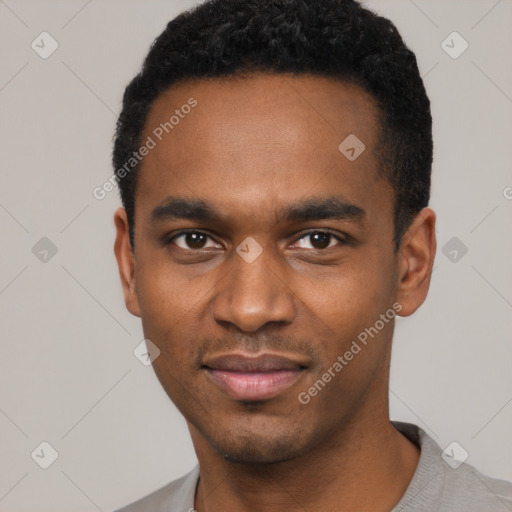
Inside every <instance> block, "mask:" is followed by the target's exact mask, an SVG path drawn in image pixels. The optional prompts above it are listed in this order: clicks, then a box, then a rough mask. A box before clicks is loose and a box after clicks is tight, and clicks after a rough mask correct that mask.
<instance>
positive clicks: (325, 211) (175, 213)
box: [151, 196, 366, 223]
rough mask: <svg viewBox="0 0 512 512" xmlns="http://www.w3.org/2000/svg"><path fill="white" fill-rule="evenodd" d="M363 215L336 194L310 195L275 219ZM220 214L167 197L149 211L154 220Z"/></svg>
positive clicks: (357, 217) (219, 217)
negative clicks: (324, 195) (322, 196)
mask: <svg viewBox="0 0 512 512" xmlns="http://www.w3.org/2000/svg"><path fill="white" fill-rule="evenodd" d="M365 217H366V212H365V210H364V209H363V208H361V207H359V206H356V205H354V204H350V203H348V202H347V201H346V200H345V199H343V198H342V197H339V196H330V197H325V198H309V199H306V200H304V201H297V202H295V203H292V204H289V205H286V206H284V207H281V208H279V209H278V211H277V212H276V221H277V222H307V221H316V220H328V219H334V220H349V221H356V222H359V223H361V222H362V221H363V220H364V218H365ZM222 218H223V215H222V214H221V213H220V212H219V211H218V210H217V209H215V207H213V206H212V205H210V204H208V203H207V202H205V201H203V200H201V199H186V198H179V197H172V196H171V197H168V198H166V199H165V200H164V201H163V202H162V203H161V204H160V205H159V206H157V207H156V208H155V209H154V210H153V211H152V212H151V219H152V220H153V221H161V220H176V219H187V220H193V221H200V222H208V221H210V222H214V221H215V222H221V221H222Z"/></svg>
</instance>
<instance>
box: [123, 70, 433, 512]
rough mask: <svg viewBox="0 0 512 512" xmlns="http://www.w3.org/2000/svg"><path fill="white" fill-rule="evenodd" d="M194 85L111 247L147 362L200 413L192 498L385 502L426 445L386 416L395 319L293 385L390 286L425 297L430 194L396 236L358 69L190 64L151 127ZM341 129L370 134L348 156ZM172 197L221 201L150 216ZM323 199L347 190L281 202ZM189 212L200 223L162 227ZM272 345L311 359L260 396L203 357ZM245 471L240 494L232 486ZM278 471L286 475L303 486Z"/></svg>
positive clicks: (203, 501) (207, 503) (407, 309)
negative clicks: (302, 71) (341, 363)
mask: <svg viewBox="0 0 512 512" xmlns="http://www.w3.org/2000/svg"><path fill="white" fill-rule="evenodd" d="M191 97H193V98H195V99H196V100H197V102H198V104H197V106H196V107H195V108H194V109H193V110H192V111H191V113H190V114H188V115H187V116H185V117H184V118H183V119H180V123H179V124H178V125H176V126H175V127H174V129H173V130H172V131H171V132H170V133H169V134H167V135H166V136H165V137H164V138H163V140H162V141H161V142H158V143H157V145H156V147H155V148H154V149H152V150H151V151H150V152H149V154H148V155H147V156H146V157H145V158H144V160H143V161H142V163H141V168H140V174H139V177H138V184H137V191H136V201H135V202H136V210H135V252H134V254H133V253H132V252H131V250H130V246H129V239H128V224H127V219H126V214H125V211H124V210H123V209H119V210H118V211H117V212H116V214H115V224H116V229H117V239H116V244H115V253H116V257H117V260H118V264H119V270H120V276H121V281H122V284H123V289H124V295H125V301H126V306H127V308H128V310H129V311H130V312H131V313H132V314H134V315H136V316H139V317H140V318H141V320H142V325H143V330H144V335H145V337H146V338H149V339H150V340H152V341H153V343H155V344H156V345H157V346H158V347H159V348H160V350H161V355H160V357H158V358H157V359H156V360H155V361H154V363H153V367H154V369H155V372H156V374H157V376H158V379H159V380H160V382H161V384H162V386H163V387H164V389H165V391H166V392H167V394H168V395H169V397H170V398H171V400H172V401H173V402H174V403H175V404H176V406H177V407H178V409H179V410H180V411H181V413H182V414H183V415H184V417H185V418H186V420H187V423H188V425H189V428H190V432H191V436H192V440H193V442H194V446H195V449H196V453H197V456H198V459H199V463H200V467H201V481H200V485H199V488H198V495H197V496H196V506H197V508H198V509H199V510H201V511H203V510H220V508H219V507H220V505H219V504H220V503H222V506H223V510H231V508H230V506H232V509H233V510H235V509H236V510H245V508H244V507H252V508H251V509H252V510H259V508H258V506H257V504H258V503H259V504H261V509H262V510H263V509H265V510H272V503H275V497H276V493H277V494H279V496H281V498H282V499H281V500H280V501H279V500H278V503H277V504H276V505H279V507H280V509H281V510H282V506H283V504H286V503H288V504H291V505H292V506H295V507H296V506H297V503H301V504H306V503H308V502H311V503H313V504H314V506H315V507H316V508H313V510H320V508H319V503H320V502H322V503H323V504H325V505H326V506H328V505H329V503H331V502H329V501H326V500H328V499H329V496H331V498H332V495H333V493H332V492H331V494H329V492H327V493H326V486H330V487H329V489H331V490H333V489H338V491H337V495H335V496H334V498H336V499H334V498H332V504H333V507H334V508H333V510H334V509H335V508H336V506H335V505H334V504H337V506H340V503H342V502H343V503H344V504H345V506H347V507H350V506H351V504H352V505H353V506H354V507H355V508H354V510H363V509H364V508H362V507H363V505H364V506H369V507H374V508H373V510H381V509H382V510H389V509H390V508H391V507H392V506H393V505H394V504H396V502H397V501H398V500H399V498H400V497H401V495H402V494H403V492H404V491H405V488H406V487H407V485H408V483H409V481H410V478H411V477H412V474H413V472H414V469H415V466H416V464H417V460H418V454H419V452H418V449H417V448H416V447H414V446H413V445H412V444H411V443H410V442H409V441H408V440H406V438H405V437H404V436H402V435H401V434H400V433H398V432H397V431H396V429H394V427H392V426H391V425H390V423H389V415H388V387H387V383H388V378H389V358H390V348H391V340H392V335H393V328H394V321H390V322H389V323H386V324H385V325H384V327H383V328H382V330H380V331H379V333H378V335H376V336H375V337H374V338H371V339H369V341H368V344H367V345H366V346H362V350H361V351H360V352H359V353H358V354H357V355H355V356H354V358H353V360H352V361H350V362H349V363H348V364H347V365H346V366H345V367H344V368H343V370H342V371H341V372H339V373H337V374H336V377H334V378H332V380H331V381H330V382H329V383H327V384H326V385H325V387H324V388H323V389H322V390H321V391H320V392H318V394H317V395H316V396H315V397H312V398H311V401H310V402H309V403H308V404H303V403H301V402H300V401H299V400H298V395H299V393H300V392H303V391H307V390H308V389H309V388H310V387H311V386H312V385H313V384H314V383H315V382H316V381H317V380H318V379H321V378H322V375H323V374H324V373H325V372H326V371H327V370H328V369H329V368H330V367H332V365H333V363H334V362H335V361H336V360H337V358H338V356H340V355H343V354H344V353H345V352H346V351H347V350H349V348H350V346H351V343H352V341H353V340H354V339H356V338H357V336H358V334H359V333H361V332H362V331H364V330H365V328H368V327H370V326H374V325H375V323H376V321H377V320H378V319H379V318H380V315H381V314H383V313H385V312H386V311H387V310H389V309H393V304H394V303H399V304H400V305H401V310H400V313H399V314H400V315H402V316H407V315H410V314H412V313H413V312H414V311H415V310H416V309H417V308H418V307H419V306H420V305H421V304H422V303H423V301H424V300H425V297H426V294H427V291H428V287H429V283H430V273H431V270H432V264H433V259H434V254H435V236H434V224H435V215H434V213H433V211H432V210H430V209H429V208H425V209H424V210H422V211H421V212H420V214H418V215H417V217H416V218H415V220H414V222H413V224H412V225H411V227H410V228H409V230H408V231H407V233H406V234H405V235H404V237H403V239H402V243H401V246H400V249H399V250H398V251H395V247H394V241H393V229H394V226H393V208H394V191H393V189H392V187H391V186H390V184H389V183H388V182H387V181H386V180H385V179H384V178H383V177H381V176H379V174H378V169H379V165H380V164H379V160H378V156H377V154H376V143H377V138H378V134H379V126H378V124H377V111H376V106H375V104H374V101H373V99H372V97H371V96H370V95H368V94H367V93H366V92H364V91H363V90H362V89H360V88H359V87H357V86H355V85H351V84H348V83H345V82H339V81H334V80H331V79H328V78H319V77H309V76H300V77H297V76H295V77H294V76H291V75H263V74H260V75H255V76H252V77H246V78H243V79H242V78H240V79H235V78H229V79H224V80H218V79H217V80H209V81H206V80H200V81H188V82H183V83H181V84H179V85H177V86H174V87H172V88H171V89H170V90H169V91H167V92H166V93H164V94H162V95H161V96H160V97H159V98H158V99H157V100H156V101H155V103H154V104H153V106H152V108H151V111H150V113H149V117H148V119H147V123H146V127H145V131H144V134H143V137H142V139H141V140H145V139H146V137H148V136H151V134H152V131H153V130H154V129H155V127H157V126H158V125H160V123H164V122H166V121H168V120H169V117H170V116H171V115H172V114H173V113H174V111H175V109H177V108H180V106H181V105H183V104H185V103H187V101H188V100H189V98H191ZM349 134H355V135H356V136H357V137H358V138H359V139H360V140H361V141H362V142H363V143H364V144H365V148H366V149H365V151H364V152H363V153H362V154H361V155H360V156H359V157H358V158H357V159H356V160H354V161H349V160H348V159H347V158H346V157H345V156H344V155H343V154H342V153H341V152H340V151H339V149H338V146H339V144H340V142H341V141H343V140H344V139H345V138H346V137H347V136H348V135H349ZM170 198H174V199H180V200H195V201H202V202H203V203H204V204H206V205H207V206H208V207H209V208H210V209H211V210H212V211H214V212H216V213H217V214H218V216H217V217H214V218H212V219H207V218H203V219H187V218H179V217H170V216H167V217H166V216H165V215H164V213H165V209H162V208H160V212H161V214H160V216H159V217H158V218H155V215H154V214H153V212H154V210H155V209H156V208H157V207H162V206H163V205H169V204H170ZM329 199H337V200H338V201H339V203H341V202H343V203H345V204H348V205H352V207H349V208H345V209H344V211H345V215H344V218H326V219H322V218H314V219H313V218H310V219H308V218H303V219H301V218H296V219H293V218H288V219H286V218H285V216H284V212H285V211H286V210H287V209H289V208H290V207H291V205H293V206H294V207H295V209H296V210H297V209H298V208H299V207H300V206H301V205H304V204H305V203H307V202H309V203H311V202H313V201H317V202H318V203H321V202H322V201H327V200H329ZM339 203H338V204H339ZM324 206H325V205H324ZM354 207H357V208H354ZM168 210H169V209H167V213H168ZM189 211H190V210H189ZM321 211H322V210H321ZM323 211H326V209H325V208H323ZM347 212H348V213H352V215H347V214H346V213H347ZM354 212H358V213H354ZM306 213H308V212H307V211H306ZM309 213H311V209H310V210H309ZM306 217H307V215H306ZM317 217H318V216H317ZM320 217H321V216H320ZM183 229H192V230H197V231H199V232H200V233H203V234H204V235H206V236H204V237H200V236H199V234H198V236H196V237H195V238H193V237H192V238H191V237H190V236H188V237H187V236H186V235H182V236H180V237H179V238H174V240H172V241H171V240H170V239H171V238H172V237H173V236H175V235H178V234H179V232H180V231H182V230H183ZM322 233H330V234H331V235H332V236H330V237H329V236H327V237H325V235H324V237H322V236H321V235H322ZM311 235H313V236H311ZM315 236H316V238H315ZM247 237H252V238H253V239H254V240H255V241H256V242H257V243H258V244H259V246H261V248H262V253H261V255H260V256H259V257H257V258H256V259H255V260H254V261H252V262H251V263H248V262H246V261H245V260H244V259H243V258H242V257H241V256H240V255H239V254H238V253H237V252H236V249H237V247H238V246H239V245H240V244H241V243H242V242H243V241H244V240H245V239H246V238H247ZM336 237H339V239H340V240H338V239H337V238H336ZM187 242H188V245H187ZM187 247H188V248H187ZM269 352H270V353H274V354H279V355H282V356H284V357H287V358H289V359H292V360H294V361H296V362H299V363H300V364H301V365H302V366H303V367H304V368H305V369H303V370H302V371H301V372H300V375H299V377H298V378H297V379H296V380H295V381H294V382H293V383H292V385H291V386H290V387H288V388H286V389H284V390H283V391H282V392H280V393H279V394H277V395H276V396H273V397H271V398H269V399H265V400H260V401H243V400H238V399H236V398H233V397H232V396H229V394H227V393H225V392H224V391H223V390H222V389H220V388H219V387H218V386H217V385H216V384H215V383H214V382H213V381H212V379H211V376H210V375H208V372H207V371H206V370H205V368H204V364H206V362H207V361H209V360H210V359H211V358H212V357H213V356H216V355H219V354H230V353H244V354H252V355H255V356H256V355H259V354H261V353H269ZM329 460H331V462H332V464H329V463H328V462H327V461H329ZM369 467H371V468H373V469H369ZM233 468H235V470H236V471H235V473H236V474H235V473H233V471H232V470H233ZM333 468H336V471H333ZM333 473H334V474H335V476H333ZM358 474H359V475H360V476H361V478H356V475H358ZM363 475H364V478H363ZM321 478H322V480H320V479H321ZM276 479H277V480H276ZM242 480H243V482H244V487H243V489H245V490H246V493H247V496H246V498H247V501H244V498H243V497H240V496H239V495H240V492H238V494H237V489H238V491H239V490H240V489H239V487H238V486H239V485H241V481H242ZM342 480H343V481H344V482H345V483H344V486H345V487H342V483H341V482H342ZM348 480H349V481H351V482H353V483H351V485H349V486H347V484H346V482H347V481H348ZM356 480H357V481H358V482H357V484H356V483H355V482H356ZM221 481H224V485H223V486H220V487H219V489H222V490H216V491H215V492H214V491H213V490H214V489H216V488H217V486H218V483H220V482H221ZM276 481H278V482H280V486H277V487H276V484H275V482H276ZM255 482H259V483H258V484H256V483H255ZM263 482H266V487H265V486H263ZM272 482H274V484H272ZM269 484H270V487H269ZM390 485H391V487H390ZM263 488H264V489H265V491H264V492H261V490H262V489H263ZM269 488H271V489H272V491H268V489H269ZM281 488H284V489H291V488H293V493H294V494H293V495H294V498H293V500H291V498H290V496H289V495H288V494H290V491H287V493H288V494H287V493H283V492H281V491H280V490H279V489H281ZM341 488H343V492H342V498H340V496H339V493H340V492H341V491H340V490H339V489H341ZM390 488H391V491H390V490H389V489H390ZM386 489H388V490H386ZM281 490H282V489H281ZM362 491H365V497H364V498H361V496H362V495H361V492H362ZM223 493H224V494H223ZM301 493H302V494H301ZM242 494H243V493H242ZM235 495H236V497H235ZM221 498H222V499H221ZM267 498H268V500H267ZM340 499H341V500H344V501H340ZM290 500H291V501H290ZM297 500H298V501H297ZM322 500H323V501H322ZM216 507H217V508H216ZM380 507H384V508H380ZM386 507H388V508H386ZM247 509H249V508H247ZM308 510H309V509H308ZM324 510H328V508H324ZM347 510H350V508H347Z"/></svg>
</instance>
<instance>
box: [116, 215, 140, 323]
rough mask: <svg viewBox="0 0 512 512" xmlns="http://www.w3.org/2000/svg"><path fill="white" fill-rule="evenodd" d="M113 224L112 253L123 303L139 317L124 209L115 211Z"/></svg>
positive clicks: (132, 257) (132, 261)
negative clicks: (116, 267)
mask: <svg viewBox="0 0 512 512" xmlns="http://www.w3.org/2000/svg"><path fill="white" fill-rule="evenodd" d="M114 224H115V226H116V241H115V243H114V253H115V255H116V260H117V266H118V268H119V277H120V279H121V285H122V287H123V293H124V302H125V304H126V309H128V311H129V312H130V313H131V314H132V315H135V316H139V317H140V308H139V301H138V297H137V293H136V290H135V257H134V254H133V252H132V250H131V246H130V231H129V225H128V217H127V215H126V211H125V209H124V208H118V209H117V210H116V212H115V214H114Z"/></svg>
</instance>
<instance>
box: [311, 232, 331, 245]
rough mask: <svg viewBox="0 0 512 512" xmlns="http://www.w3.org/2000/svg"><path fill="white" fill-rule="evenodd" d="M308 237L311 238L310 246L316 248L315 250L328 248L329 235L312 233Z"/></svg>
mask: <svg viewBox="0 0 512 512" xmlns="http://www.w3.org/2000/svg"><path fill="white" fill-rule="evenodd" d="M310 236H311V238H312V244H313V245H314V246H316V248H317V249H325V248H326V247H328V246H329V242H330V237H331V235H330V234H329V233H314V234H312V235H310Z"/></svg>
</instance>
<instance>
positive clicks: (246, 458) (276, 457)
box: [206, 428, 307, 464]
mask: <svg viewBox="0 0 512 512" xmlns="http://www.w3.org/2000/svg"><path fill="white" fill-rule="evenodd" d="M277 430H278V429H275V428H274V429H272V428H269V429H265V430H263V431H260V432H254V431H249V430H246V431H245V432H241V431H239V430H238V431H236V430H235V431H231V432H229V431H227V432H225V433H224V435H222V438H220V435H219V434H220V432H217V433H216V435H215V434H214V435H211V433H209V435H207V436H206V437H207V438H209V441H210V443H211V445H212V446H213V448H214V449H215V450H216V451H217V453H218V454H219V455H221V456H222V457H223V458H224V459H225V460H227V461H230V462H237V463H240V464H277V463H279V462H286V461H288V460H292V459H295V458H297V457H299V456H300V455H302V454H303V453H304V452H305V451H307V441H306V440H305V439H304V431H295V432H293V431H289V432H283V431H282V430H281V431H279V432H278V431H277Z"/></svg>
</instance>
